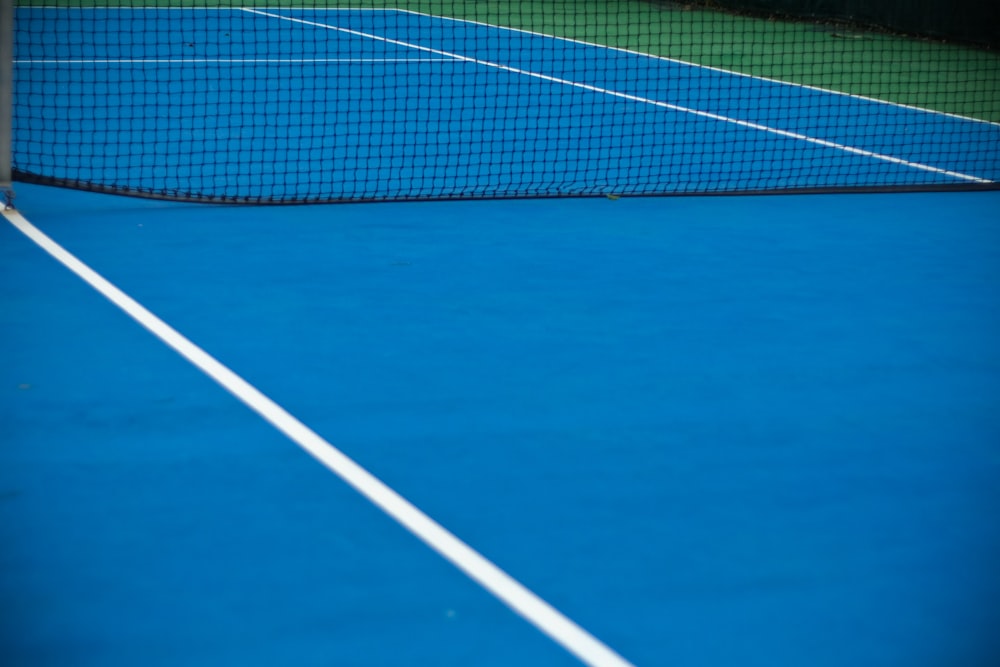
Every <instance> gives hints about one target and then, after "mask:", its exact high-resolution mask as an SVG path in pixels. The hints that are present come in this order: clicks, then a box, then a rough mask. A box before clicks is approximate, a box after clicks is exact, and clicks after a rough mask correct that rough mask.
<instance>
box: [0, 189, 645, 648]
mask: <svg viewBox="0 0 1000 667" xmlns="http://www.w3.org/2000/svg"><path fill="white" fill-rule="evenodd" d="M3 215H4V217H6V218H7V220H8V221H9V222H10V223H11V224H12V225H14V227H16V228H17V229H18V230H19V231H20V232H21V233H23V234H24V235H25V236H27V237H28V238H29V239H31V240H32V241H33V242H34V243H36V244H37V245H38V246H39V247H41V248H42V249H43V250H44V251H45V252H47V253H48V254H49V255H51V256H52V257H53V258H55V259H56V260H57V261H59V262H60V263H61V264H63V266H65V267H66V268H68V269H69V270H70V271H72V272H73V273H75V274H76V275H77V276H79V277H80V278H81V279H83V280H84V281H85V282H86V283H87V284H89V285H90V286H91V287H93V288H94V289H95V290H97V291H98V292H99V293H100V294H101V295H102V296H104V297H105V298H107V299H108V300H109V301H111V302H112V303H113V304H115V305H116V306H118V308H120V309H121V310H122V311H124V312H125V313H126V314H127V315H128V316H129V317H131V318H132V319H133V320H135V321H136V322H138V323H139V324H141V325H142V326H143V327H145V328H146V329H147V330H148V331H150V332H151V333H152V334H153V335H154V336H156V337H157V338H159V339H160V340H161V341H162V342H164V343H165V344H166V345H168V346H169V347H171V348H172V349H173V350H174V351H175V352H177V353H178V354H180V355H181V356H182V357H184V358H185V359H187V360H188V361H189V362H191V364H193V365H194V366H195V367H197V368H198V369H199V370H201V371H202V372H203V373H205V374H206V375H208V376H209V377H210V378H212V379H213V380H215V381H216V382H217V383H218V384H220V385H221V386H222V387H223V388H224V389H226V390H227V391H228V392H229V393H231V394H232V395H233V396H235V397H236V398H238V399H239V400H240V401H242V402H243V403H244V404H245V405H246V406H247V407H249V408H250V409H251V410H253V411H254V412H256V413H257V414H258V415H260V416H261V417H263V418H264V420H266V421H267V422H268V423H270V424H271V425H272V426H274V427H275V428H276V429H278V430H279V431H280V432H281V433H283V434H284V435H285V436H286V437H288V438H289V439H290V440H292V441H293V442H294V443H295V444H297V445H298V446H299V447H301V448H302V449H304V450H305V451H306V452H308V453H309V454H311V455H312V456H313V457H314V458H316V459H317V460H318V461H319V462H321V463H322V464H323V465H325V466H326V467H327V468H328V469H330V470H331V471H333V472H334V473H336V474H337V475H338V476H339V477H340V478H341V479H343V480H344V481H345V482H347V483H348V484H349V485H350V486H351V487H353V488H354V489H355V490H356V491H358V492H359V493H360V494H361V495H363V496H364V497H365V498H367V499H368V500H369V501H371V502H372V503H373V504H374V505H376V506H377V507H379V508H380V509H381V510H382V511H383V512H385V513H386V514H388V515H389V516H390V517H392V518H393V519H394V520H396V521H397V522H398V523H399V524H400V525H402V526H403V527H404V528H406V529H407V530H409V531H410V532H411V533H413V534H414V535H415V536H417V537H418V538H420V539H421V540H422V541H423V542H424V543H425V544H427V546H429V547H430V548H432V549H433V550H434V551H436V552H437V553H438V554H440V555H441V556H443V557H444V558H445V559H447V560H448V561H450V562H451V563H452V564H453V565H454V566H455V567H457V568H458V569H459V570H461V571H462V572H464V573H465V574H466V575H468V576H469V577H470V578H471V579H473V580H474V581H476V582H477V583H479V585H481V586H482V587H483V588H485V589H486V590H487V591H489V592H490V593H492V594H493V595H494V596H495V597H496V598H498V599H499V600H500V601H501V602H503V603H504V604H506V605H507V606H508V607H510V608H511V609H512V610H513V611H515V612H516V613H518V614H519V615H521V616H522V617H523V618H524V619H525V620H527V621H529V622H530V623H532V624H533V625H534V626H535V627H537V628H538V629H539V630H541V631H542V632H544V633H545V634H546V635H548V636H549V637H550V638H551V639H553V640H554V641H556V642H557V643H559V644H560V645H562V646H563V648H565V649H566V650H568V651H569V652H570V653H572V654H573V655H575V656H576V657H578V658H579V659H580V660H582V661H583V662H584V663H585V664H587V665H593V666H595V667H598V666H599V667H631V663H629V662H628V661H626V660H625V659H624V658H622V657H621V656H620V655H618V654H617V653H615V652H614V651H613V650H612V649H610V648H609V647H608V646H607V645H605V644H603V643H602V642H601V641H600V640H598V639H597V638H595V637H594V636H593V635H591V634H590V633H588V632H587V631H586V630H584V629H583V628H581V627H580V626H579V625H577V624H576V623H574V622H573V621H572V620H570V619H569V618H567V617H566V616H564V615H563V614H562V613H561V612H559V611H558V610H557V609H555V608H554V607H552V606H551V605H550V604H548V603H547V602H545V601H544V600H542V599H541V598H540V597H538V596H537V595H535V594H534V593H532V592H531V591H530V590H528V589H527V588H525V587H524V585H523V584H521V583H520V582H518V581H517V580H515V579H514V578H513V577H511V576H510V575H509V574H507V573H506V572H504V571H503V570H501V569H500V568H499V567H497V566H496V565H494V564H493V563H492V562H490V561H489V560H487V559H486V558H485V557H484V556H482V555H481V554H479V553H478V552H477V551H475V550H473V549H472V548H471V547H470V546H468V545H467V544H465V543H464V542H462V541H461V540H460V539H458V538H457V537H456V536H455V535H453V534H452V533H450V532H449V531H448V530H447V529H445V528H444V527H443V526H441V525H440V524H439V523H437V522H436V521H434V520H433V519H431V518H430V517H429V516H427V515H426V514H424V513H423V512H422V511H421V510H419V509H418V508H417V507H416V506H414V505H413V504H412V503H410V502H409V501H408V500H406V499H405V498H403V497H402V496H401V495H399V494H398V493H396V491H394V490H393V489H391V488H390V487H388V486H386V484H385V483H384V482H382V481H381V480H379V479H378V478H377V477H375V476H374V475H372V474H371V473H370V472H368V471H367V470H365V469H364V468H362V467H361V466H360V465H358V464H357V463H356V462H355V461H354V460H352V459H351V458H349V457H348V456H347V455H346V454H344V453H343V452H341V451H340V450H338V449H337V448H336V447H334V446H333V445H331V444H330V443H329V442H327V441H326V440H324V439H323V438H322V437H320V436H319V435H318V434H317V433H316V432H314V431H313V430H311V429H310V428H309V427H308V426H306V425H305V424H303V423H302V422H300V421H299V420H298V419H296V418H295V417H293V416H292V415H291V414H290V413H289V412H287V411H286V410H285V409H284V408H282V407H281V406H280V405H278V404H277V403H275V402H274V401H272V400H271V399H270V398H268V397H267V396H265V395H264V394H263V393H261V392H260V391H259V390H258V389H256V388H255V387H254V386H252V385H251V384H250V383H249V382H247V381H246V380H244V379H243V378H241V377H240V376H238V375H237V374H236V373H234V372H233V371H231V370H230V369H229V368H227V367H226V366H223V365H222V364H221V363H220V362H219V361H217V360H216V359H215V358H213V357H212V356H210V355H209V354H208V353H207V352H205V351H204V350H202V349H201V348H200V347H198V346H197V345H195V344H194V343H192V342H191V341H190V340H188V339H187V338H185V337H184V336H183V335H182V334H180V333H179V332H178V331H177V330H176V329H174V328H173V327H171V326H170V325H169V324H167V323H166V322H164V321H163V320H161V319H160V318H159V317H157V316H156V315H154V314H153V313H152V312H150V311H149V310H147V309H146V308H145V307H144V306H143V305H141V304H140V303H139V302H137V301H135V300H134V299H133V298H132V297H130V296H128V295H127V294H125V293H124V292H123V291H121V290H120V289H118V288H117V287H116V286H114V285H113V284H111V283H110V282H109V281H108V280H106V279H105V278H104V277H103V276H101V275H100V274H98V273H97V272H96V271H94V270H93V269H91V268H90V267H89V266H87V265H86V264H84V263H83V262H82V261H80V260H79V259H77V258H76V257H75V256H74V255H73V254H72V253H70V252H69V251H68V250H66V249H65V248H63V247H62V246H60V245H59V244H58V243H56V242H55V241H53V240H52V239H51V238H49V237H48V236H47V235H46V234H45V233H44V232H42V231H41V230H40V229H38V228H37V227H35V226H34V225H32V224H31V223H30V222H29V221H28V220H27V219H26V218H25V217H24V216H22V215H21V214H20V213H19V212H18V211H17V210H15V209H13V208H9V209H6V210H4V211H3Z"/></svg>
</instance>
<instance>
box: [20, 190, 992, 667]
mask: <svg viewBox="0 0 1000 667" xmlns="http://www.w3.org/2000/svg"><path fill="white" fill-rule="evenodd" d="M17 190H18V198H17V204H18V208H19V210H20V212H21V213H22V214H23V215H24V216H25V217H26V218H27V219H28V220H30V221H31V222H32V223H34V225H36V226H37V227H38V228H40V229H41V230H42V231H43V232H44V233H45V234H48V235H49V236H50V237H51V238H52V239H54V240H55V241H56V242H57V243H59V244H61V245H62V246H63V247H64V248H65V249H66V250H67V251H68V252H70V253H72V254H74V255H75V256H77V257H79V259H80V260H82V261H83V262H84V263H86V264H87V265H88V266H90V267H91V268H92V269H94V270H95V271H97V272H98V273H99V274H101V275H102V276H104V277H105V278H106V279H108V280H109V281H111V282H112V283H114V284H115V285H117V286H118V287H119V288H121V289H122V290H124V292H126V293H127V294H129V295H130V296H131V297H133V298H134V299H136V300H137V301H138V302H139V303H141V304H143V305H144V306H145V307H147V308H148V309H149V310H151V311H152V312H153V313H155V314H156V315H157V316H159V317H160V318H162V319H163V320H164V321H166V322H167V323H169V324H170V325H171V326H173V327H174V328H175V329H176V330H177V331H179V332H180V333H181V334H183V335H184V336H186V337H188V338H189V339H190V340H191V341H193V342H194V343H195V344H196V345H198V346H200V347H201V348H202V349H204V350H205V351H206V352H207V353H208V354H210V355H212V356H213V357H215V358H216V359H217V360H218V361H219V362H221V363H222V364H224V365H225V366H227V367H228V368H230V369H232V371H234V372H235V373H237V374H239V375H240V376H241V377H243V378H245V380H246V381H248V382H249V383H251V384H252V385H253V386H254V387H256V388H257V389H259V390H260V391H261V392H263V393H264V394H266V395H267V396H268V397H270V398H271V399H273V400H274V401H275V402H277V403H278V404H279V405H280V406H282V407H283V408H284V409H286V410H287V411H288V412H290V413H291V414H292V415H294V416H295V417H296V418H298V419H299V420H301V421H302V422H303V423H304V424H306V425H308V426H309V427H310V428H311V429H313V430H314V431H315V432H316V433H317V434H319V436H321V437H322V438H324V439H326V440H327V441H329V442H330V443H331V444H332V445H334V446H336V447H337V448H339V449H340V451H342V452H343V453H345V454H346V455H347V456H349V457H351V458H352V459H353V460H355V461H356V462H357V463H358V464H360V465H361V466H363V467H364V468H365V469H367V470H368V471H370V472H371V473H373V474H374V475H376V476H377V477H378V478H380V479H381V480H382V481H384V482H385V483H386V484H387V485H389V486H390V487H391V488H393V489H395V491H397V492H398V493H400V494H402V496H404V497H405V498H407V499H408V500H409V501H411V502H412V503H414V505H416V506H417V507H419V508H420V509H421V510H423V511H424V512H426V513H427V514H428V515H429V516H430V517H432V518H433V519H434V520H436V521H438V522H440V524H441V525H443V526H444V527H445V528H447V529H448V530H450V531H452V532H453V533H454V534H455V535H456V536H457V537H458V538H459V539H460V540H463V541H464V542H465V543H466V544H468V545H469V546H470V547H471V548H472V549H474V550H476V551H477V552H478V553H480V554H482V556H484V557H485V558H487V559H489V560H490V561H492V562H493V563H495V564H496V565H497V566H498V567H499V568H502V570H503V571H505V572H506V573H507V574H509V575H510V576H511V577H513V578H514V579H515V580H517V581H518V582H520V583H521V584H523V585H524V586H525V587H527V588H528V589H530V590H531V591H533V592H534V593H535V594H537V595H538V596H539V597H540V598H542V599H543V600H545V601H546V602H547V603H549V604H551V605H552V606H553V607H554V608H555V609H558V610H559V612H561V613H562V614H565V616H566V617H568V618H570V619H572V621H574V622H575V623H577V624H579V626H580V627H582V628H583V629H585V631H586V632H588V633H591V634H592V635H593V636H594V637H596V638H598V639H599V640H600V641H601V642H603V643H605V644H606V645H607V646H609V647H611V649H613V650H614V651H615V652H617V653H618V654H619V655H620V656H622V658H624V659H625V660H627V661H630V662H632V663H634V664H637V665H670V666H672V667H673V666H676V667H695V666H698V667H703V666H723V665H724V666H732V665H740V666H741V667H756V666H771V665H810V666H813V667H826V666H831V667H832V666H838V667H839V666H846V665H850V666H852V667H854V666H876V665H877V666H889V665H907V666H910V667H912V666H917V665H975V666H983V667H985V666H986V665H990V664H995V662H994V660H995V659H996V657H997V656H1000V643H998V640H997V634H996V628H997V621H998V609H997V600H998V599H1000V570H998V568H997V565H996V564H997V562H1000V521H997V508H998V506H1000V505H998V501H1000V483H998V481H1000V345H998V344H997V341H998V340H1000V297H998V294H1000V289H998V287H1000V217H998V211H1000V196H998V193H995V192H992V193H965V194H899V195H851V196H845V195H841V196H825V195H823V196H821V195H811V196H801V195H800V196H791V195H789V196H780V197H728V198H680V199H676V198H675V199H663V198H654V199H645V198H623V199H620V200H618V201H611V200H607V199H563V200H535V201H501V202H497V201H485V202H439V203H419V204H416V203H411V204H369V205H341V206H302V207H293V208H253V207H213V206H206V205H193V204H177V203H162V202H153V201H147V200H138V199H130V198H121V197H114V196H110V195H99V194H92V193H80V192H74V191H68V190H59V189H53V188H47V187H41V186H31V185H23V184H22V185H18V187H17ZM0 302H2V304H3V308H2V309H0V343H2V349H3V352H2V363H0V392H2V397H3V398H2V401H0V424H2V425H3V428H2V447H0V531H2V532H0V540H2V548H0V603H2V608H3V613H4V616H3V620H2V625H0V628H2V629H0V655H2V662H3V664H4V665H10V666H11V667H14V666H19V667H20V666H31V667H38V666H47V665H60V666H65V665H73V666H75V665H101V666H118V665H122V666H124V665H128V666H134V665H149V666H155V665H213V666H216V665H247V666H250V665H304V666H311V665H523V666H529V665H532V666H533V665H572V664H578V663H577V661H576V659H575V658H574V657H573V656H572V655H571V653H570V652H569V651H567V650H565V649H564V648H563V647H561V646H560V645H558V644H557V643H556V642H555V641H553V640H552V639H550V637H549V636H548V635H546V634H545V633H543V632H541V631H539V630H538V629H536V627H535V626H534V625H532V623H530V622H528V621H527V620H525V618H522V616H520V615H518V614H516V613H514V612H512V611H511V610H510V609H509V608H508V607H507V606H506V605H505V604H503V603H501V602H499V601H498V599H497V597H495V596H494V595H493V594H491V593H489V592H487V590H486V589H485V588H483V587H481V586H480V585H478V584H476V583H474V582H473V581H472V580H471V579H470V578H468V577H467V576H465V575H464V574H463V573H462V572H460V571H459V570H458V569H456V568H455V567H453V566H452V565H451V564H450V563H448V562H446V561H445V560H444V559H443V558H441V557H440V556H439V555H438V554H437V553H436V552H434V551H433V550H432V549H430V548H428V547H427V546H426V545H425V544H424V543H423V542H421V541H419V540H418V539H416V538H415V537H414V536H413V535H412V534H411V533H410V532H408V531H407V530H405V529H403V528H402V527H400V525H399V524H398V523H397V522H396V521H394V520H392V519H391V518H389V516H388V515H387V514H386V513H384V512H383V511H381V510H380V509H378V508H376V507H375V506H374V505H373V504H372V503H370V502H369V501H368V500H366V499H364V498H363V497H362V496H361V495H359V494H358V493H357V492H355V491H354V490H353V489H352V488H350V487H349V486H348V485H347V484H346V483H344V482H343V481H342V480H341V479H340V478H338V477H337V476H336V475H334V474H333V473H331V472H330V471H329V470H328V469H327V468H325V467H324V466H323V465H321V464H320V463H318V462H317V461H316V460H314V459H313V458H312V457H310V456H309V455H307V454H306V453H304V452H303V451H302V449H300V447H298V446H297V445H296V444H295V442H293V441H292V440H291V439H290V438H288V437H286V436H285V435H282V434H281V433H279V432H278V431H277V430H275V429H274V428H273V427H272V426H270V425H269V424H267V423H266V422H265V421H264V420H263V419H261V418H260V417H259V416H258V415H257V414H255V413H254V412H253V411H251V410H250V409H248V408H247V407H246V406H245V405H243V404H242V403H240V402H239V401H238V400H236V399H235V398H234V397H233V396H232V395H231V394H230V393H227V391H225V390H224V389H222V388H221V387H220V386H219V385H218V384H216V383H215V382H213V381H212V380H210V379H209V378H208V377H207V376H206V375H205V374H203V373H202V372H201V371H199V370H197V369H196V368H195V367H194V366H193V365H192V364H191V363H189V362H188V361H187V360H185V359H184V358H182V357H181V356H179V355H178V354H177V353H175V352H174V351H173V350H171V349H170V348H168V347H167V346H166V345H165V344H164V343H163V342H161V340H159V339H158V338H156V337H155V336H154V335H152V334H151V333H150V332H148V331H147V330H146V329H144V328H143V327H141V326H139V325H138V324H137V323H136V322H135V321H134V320H133V319H131V318H130V317H128V316H127V315H125V314H124V313H123V312H122V310H120V309H119V308H117V307H116V306H114V305H112V304H111V303H110V302H109V301H108V300H107V299H105V298H104V297H103V296H101V295H100V294H98V293H97V292H96V291H95V290H94V289H92V288H91V287H90V286H88V285H87V284H85V283H84V282H83V281H82V280H81V279H80V278H79V277H77V276H76V275H74V274H73V273H71V272H70V271H69V270H67V269H66V268H65V267H64V266H63V265H61V264H59V263H57V262H56V261H55V260H54V259H53V258H52V257H51V256H50V255H49V254H47V253H46V252H44V251H43V250H42V249H41V248H40V247H39V246H38V245H36V244H35V243H33V242H32V241H30V240H29V238H28V237H27V236H25V235H23V234H21V233H20V232H18V231H17V230H16V229H15V228H14V227H13V226H12V225H10V224H7V223H6V222H4V223H3V224H2V225H0Z"/></svg>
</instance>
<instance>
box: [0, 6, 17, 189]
mask: <svg viewBox="0 0 1000 667" xmlns="http://www.w3.org/2000/svg"><path fill="white" fill-rule="evenodd" d="M13 91H14V0H0V207H3V208H8V207H10V206H11V205H12V204H13V203H14V190H13V188H12V183H11V134H12V133H13V106H14V95H13Z"/></svg>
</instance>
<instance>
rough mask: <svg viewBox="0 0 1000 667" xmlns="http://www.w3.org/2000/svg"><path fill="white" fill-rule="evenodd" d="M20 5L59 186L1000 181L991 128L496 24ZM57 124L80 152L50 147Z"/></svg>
mask: <svg viewBox="0 0 1000 667" xmlns="http://www.w3.org/2000/svg"><path fill="white" fill-rule="evenodd" d="M17 11H18V14H17V18H18V26H20V27H22V28H23V35H22V36H21V37H19V40H18V42H17V53H16V61H17V62H16V66H17V72H18V77H17V82H18V83H17V89H16V91H15V93H16V96H17V97H18V99H21V100H23V101H24V102H23V103H24V104H26V105H28V106H30V107H31V108H32V109H36V110H38V111H37V112H36V115H35V116H33V117H32V118H25V119H23V120H22V121H21V122H19V123H18V124H16V128H15V134H14V145H15V154H19V155H24V156H25V157H24V158H23V161H22V162H21V163H19V164H17V165H16V166H17V167H18V168H19V169H20V170H21V171H23V172H25V173H39V174H45V175H47V176H49V177H54V178H66V179H71V180H72V179H81V180H86V181H89V182H92V183H97V184H102V183H103V184H106V185H114V186H116V187H119V188H130V189H133V190H136V191H150V190H156V191H163V190H165V191H168V192H173V193H178V194H190V193H197V194H198V195H199V196H206V197H236V198H243V199H253V198H258V197H265V198H296V199H306V200H320V199H322V200H339V199H358V198H361V199H379V198H407V197H409V196H411V192H410V190H409V189H410V188H414V187H416V188H417V190H418V193H419V195H420V196H421V197H427V196H431V197H455V196H463V197H470V196H480V197H489V196H505V195H508V194H510V193H517V194H518V195H525V194H528V195H531V194H535V195H565V194H602V195H603V194H617V195H621V194H649V193H656V192H662V191H663V190H664V188H665V187H666V188H669V189H670V190H671V191H678V192H699V191H703V190H705V189H708V188H711V189H716V190H742V191H747V190H750V191H753V190H762V189H772V188H800V189H802V188H835V187H859V186H864V187H879V186H899V185H910V186H920V185H924V186H926V185H942V184H956V183H983V182H989V181H997V180H1000V125H998V124H996V123H987V122H982V121H976V120H972V119H968V118H962V117H957V116H950V115H946V114H941V113H936V112H930V111H926V110H922V109H916V108H911V107H905V106H899V105H893V104H888V103H884V102H876V101H873V100H870V99H866V98H860V97H854V96H850V95H844V94H838V93H831V92H827V91H821V90H817V89H812V88H808V87H804V86H798V85H794V84H788V83H778V82H775V81H770V80H766V79H760V78H753V77H747V76H743V75H736V74H733V73H729V72H723V71H720V70H715V69H711V68H706V67H701V66H695V65H691V64H688V63H684V62H680V61H676V60H668V59H664V58H656V57H651V56H646V55H641V54H637V53H632V52H628V51H622V50H616V49H611V48H607V47H603V46H597V45H592V44H585V43H581V42H576V41H570V40H565V39H558V38H554V37H549V36H545V35H539V34H534V33H528V32H519V31H515V30H511V29H507V28H499V27H495V26H490V25H484V24H480V23H473V22H468V21H457V20H453V19H443V18H439V17H434V16H428V15H423V14H419V13H416V12H406V11H401V10H323V11H317V10H296V9H274V10H259V9H237V8H232V9H220V10H212V9H114V8H106V9H100V8H98V9H78V10H68V9H65V8H62V9H59V8H19V9H18V10H17ZM41 20H44V21H45V22H46V23H45V25H46V27H47V30H46V31H45V32H34V31H33V30H32V28H31V26H32V22H33V21H41ZM19 29H20V28H19ZM19 34H21V33H19ZM65 35H85V36H86V39H82V40H81V39H65V38H64V36H65ZM167 36H169V37H167ZM428 91H433V94H429V92H428ZM470 91H474V93H470ZM81 98H82V99H85V100H86V99H89V100H91V101H92V104H89V105H86V108H84V109H82V110H81V109H78V108H76V107H75V106H71V105H72V104H73V102H72V100H77V99H81ZM417 99H420V100H424V102H422V103H420V104H416V103H414V102H413V100H417ZM509 100H533V101H534V104H518V105H512V106H508V105H507V104H506V102H507V101H509ZM498 107H499V108H500V109H501V110H500V111H498ZM156 109H172V111H171V112H170V113H153V112H152V111H151V110H156ZM347 127H350V128H352V129H353V131H352V132H343V131H341V130H342V128H347ZM52 132H56V133H58V135H59V136H60V137H64V138H66V140H65V141H63V142H61V144H60V145H59V146H58V147H57V148H56V149H55V151H54V152H51V153H45V152H41V151H40V150H39V149H38V145H39V142H44V141H47V140H48V137H49V135H50V133H52ZM152 144H156V145H157V146H158V148H157V149H156V150H150V149H149V148H145V147H148V146H149V145H152ZM140 145H142V146H144V149H143V150H140V149H139V148H138V146H140ZM969 146H976V147H977V150H976V152H973V151H971V150H968V149H967V147H969ZM237 164H238V165H241V166H240V167H239V168H234V166H233V165H237ZM275 165H278V166H277V168H275ZM271 169H274V171H275V172H277V175H271V171H270V170H271ZM122 170H127V172H128V174H129V176H128V177H127V178H124V179H122V177H121V176H120V174H121V172H122ZM665 184H670V185H669V186H666V185H665Z"/></svg>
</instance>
